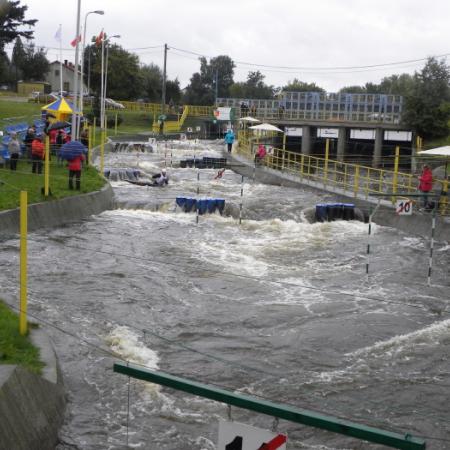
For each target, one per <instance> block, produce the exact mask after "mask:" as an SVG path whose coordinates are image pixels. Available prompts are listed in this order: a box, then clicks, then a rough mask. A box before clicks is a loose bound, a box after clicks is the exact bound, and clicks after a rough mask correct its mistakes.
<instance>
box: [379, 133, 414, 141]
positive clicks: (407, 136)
mask: <svg viewBox="0 0 450 450" xmlns="http://www.w3.org/2000/svg"><path fill="white" fill-rule="evenodd" d="M384 140H385V141H404V142H410V141H411V140H412V132H411V131H385V132H384Z"/></svg>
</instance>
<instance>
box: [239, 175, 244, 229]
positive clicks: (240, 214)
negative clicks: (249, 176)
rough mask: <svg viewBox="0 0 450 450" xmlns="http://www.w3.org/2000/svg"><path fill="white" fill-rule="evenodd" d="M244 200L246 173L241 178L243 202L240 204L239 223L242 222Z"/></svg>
mask: <svg viewBox="0 0 450 450" xmlns="http://www.w3.org/2000/svg"><path fill="white" fill-rule="evenodd" d="M243 200H244V175H242V178H241V203H240V204H239V225H241V224H242V202H243Z"/></svg>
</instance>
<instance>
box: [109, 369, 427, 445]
mask: <svg viewBox="0 0 450 450" xmlns="http://www.w3.org/2000/svg"><path fill="white" fill-rule="evenodd" d="M114 372H117V373H121V374H123V375H127V376H129V377H133V378H136V379H138V380H144V381H149V382H151V383H156V384H160V385H162V386H167V387H170V388H173V389H177V390H179V391H183V392H188V393H189V394H193V395H198V396H200V397H204V398H209V399H210V400H215V401H218V402H221V403H226V404H228V405H232V406H237V407H238V408H244V409H248V410H250V411H256V412H258V413H261V414H267V415H269V416H272V417H278V418H280V419H284V420H289V421H291V422H295V423H301V424H304V425H309V426H312V427H315V428H321V429H323V430H328V431H331V432H334V433H339V434H343V435H346V436H351V437H354V438H357V439H363V440H365V441H369V442H375V443H377V444H383V445H386V446H388V447H392V448H399V449H404V450H423V449H425V448H426V447H425V441H423V440H422V439H418V438H414V437H412V436H411V435H409V434H406V435H402V434H399V433H393V432H390V431H385V430H380V429H378V428H372V427H368V426H366V425H360V424H357V423H354V422H350V421H348V420H342V419H339V418H336V417H332V416H326V415H322V414H319V413H316V412H313V411H308V410H306V409H300V408H295V407H293V406H287V405H283V404H278V403H273V402H269V401H266V400H260V399H257V398H254V397H250V396H247V395H241V394H236V393H234V392H230V391H225V390H224V389H219V388H216V387H212V386H208V385H207V384H203V383H198V382H196V381H191V380H188V379H186V378H179V377H176V376H173V375H169V374H166V373H164V372H156V371H152V370H148V369H145V368H143V367H142V366H137V365H135V364H125V363H120V362H119V363H114Z"/></svg>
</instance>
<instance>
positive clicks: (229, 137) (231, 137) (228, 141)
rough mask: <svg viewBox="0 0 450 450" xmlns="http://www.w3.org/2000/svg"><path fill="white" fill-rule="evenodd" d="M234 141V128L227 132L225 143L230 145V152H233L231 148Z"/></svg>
mask: <svg viewBox="0 0 450 450" xmlns="http://www.w3.org/2000/svg"><path fill="white" fill-rule="evenodd" d="M233 142H234V133H233V130H231V129H230V130H228V131H227V134H226V135H225V143H226V144H227V147H228V153H231V150H232V148H233Z"/></svg>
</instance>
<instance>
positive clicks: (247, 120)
mask: <svg viewBox="0 0 450 450" xmlns="http://www.w3.org/2000/svg"><path fill="white" fill-rule="evenodd" d="M239 120H240V121H241V122H261V121H260V120H258V119H255V118H254V117H250V116H247V117H241V118H240V119H239Z"/></svg>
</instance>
